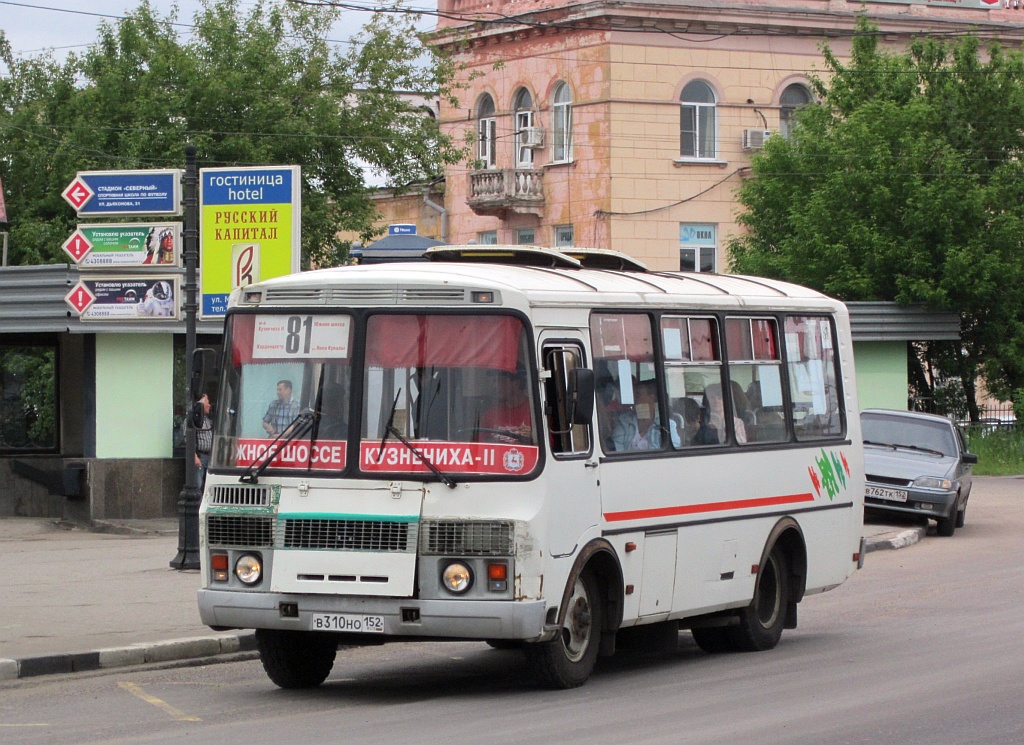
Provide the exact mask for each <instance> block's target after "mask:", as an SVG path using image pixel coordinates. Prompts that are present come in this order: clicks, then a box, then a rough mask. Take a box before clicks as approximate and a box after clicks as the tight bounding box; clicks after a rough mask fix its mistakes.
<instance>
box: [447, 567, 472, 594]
mask: <svg viewBox="0 0 1024 745" xmlns="http://www.w3.org/2000/svg"><path fill="white" fill-rule="evenodd" d="M441 582H442V583H443V584H444V587H445V589H446V590H448V592H454V593H455V594H456V595H461V594H462V593H464V592H466V590H468V589H469V588H470V587H472V586H473V572H472V570H471V569H470V568H469V567H468V566H466V565H465V564H463V563H462V562H461V561H453V562H452V563H451V564H449V565H448V566H446V567H445V568H444V571H443V572H441Z"/></svg>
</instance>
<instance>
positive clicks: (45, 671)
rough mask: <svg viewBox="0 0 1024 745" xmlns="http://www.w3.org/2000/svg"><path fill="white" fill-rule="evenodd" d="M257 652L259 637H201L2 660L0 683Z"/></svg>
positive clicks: (0, 663)
mask: <svg viewBox="0 0 1024 745" xmlns="http://www.w3.org/2000/svg"><path fill="white" fill-rule="evenodd" d="M255 649H256V635H255V634H253V633H251V632H250V633H247V634H231V635H221V636H200V637H194V638H191V639H170V640H168V641H162V642H145V643H140V644H132V645H131V646H128V647H112V648H109V649H98V650H96V651H93V652H79V653H75V654H50V655H41V656H38V657H22V658H20V659H0V680H17V679H19V678H32V677H35V676H37V675H58V674H61V673H78V672H84V671H87V670H105V669H109V668H115V667H127V666H129V665H145V664H147V663H154V662H172V661H175V660H188V659H197V658H203V657H215V656H217V655H222V654H234V653H236V652H251V651H253V650H255Z"/></svg>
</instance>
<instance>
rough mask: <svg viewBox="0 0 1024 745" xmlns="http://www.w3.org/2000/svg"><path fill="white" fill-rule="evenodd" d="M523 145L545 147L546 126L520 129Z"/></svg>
mask: <svg viewBox="0 0 1024 745" xmlns="http://www.w3.org/2000/svg"><path fill="white" fill-rule="evenodd" d="M519 141H520V142H521V143H522V145H523V147H544V127H523V128H522V129H521V130H519Z"/></svg>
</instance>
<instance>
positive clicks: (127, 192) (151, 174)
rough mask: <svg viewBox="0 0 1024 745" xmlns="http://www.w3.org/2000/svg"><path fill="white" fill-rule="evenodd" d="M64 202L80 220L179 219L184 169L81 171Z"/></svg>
mask: <svg viewBox="0 0 1024 745" xmlns="http://www.w3.org/2000/svg"><path fill="white" fill-rule="evenodd" d="M64 198H65V199H66V200H67V201H68V203H69V204H71V206H72V207H74V208H75V209H76V210H77V211H78V216H79V217H99V216H106V215H180V214H181V169H178V168H168V169H162V170H147V171H79V173H78V175H77V176H76V177H75V180H74V181H72V182H71V184H70V185H69V186H68V188H67V189H65V190H64Z"/></svg>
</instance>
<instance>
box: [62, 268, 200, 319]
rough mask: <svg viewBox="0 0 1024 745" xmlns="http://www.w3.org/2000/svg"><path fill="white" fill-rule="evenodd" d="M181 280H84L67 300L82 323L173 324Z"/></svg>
mask: <svg viewBox="0 0 1024 745" xmlns="http://www.w3.org/2000/svg"><path fill="white" fill-rule="evenodd" d="M180 279H181V278H180V276H176V275H165V276H158V275H152V276H134V277H127V276H121V277H96V278H87V279H82V280H81V281H80V282H79V283H78V284H77V285H76V286H75V287H74V288H73V289H72V290H71V292H70V293H68V296H67V298H66V300H67V302H68V304H69V305H70V306H71V307H72V308H74V309H75V311H77V312H78V314H79V318H80V319H81V320H83V321H127V320H130V319H139V320H146V321H153V320H166V321H176V320H178V319H179V318H180V313H181V310H180V308H181V302H180V297H181V294H180Z"/></svg>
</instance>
